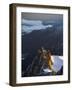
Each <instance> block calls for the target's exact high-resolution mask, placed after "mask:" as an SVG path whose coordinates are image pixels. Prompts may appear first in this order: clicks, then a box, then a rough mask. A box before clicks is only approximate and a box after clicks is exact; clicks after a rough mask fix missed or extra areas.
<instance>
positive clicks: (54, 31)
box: [22, 23, 63, 55]
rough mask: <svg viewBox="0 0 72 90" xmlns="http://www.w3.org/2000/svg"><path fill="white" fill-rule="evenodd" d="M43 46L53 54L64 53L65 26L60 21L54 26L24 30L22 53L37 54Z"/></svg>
mask: <svg viewBox="0 0 72 90" xmlns="http://www.w3.org/2000/svg"><path fill="white" fill-rule="evenodd" d="M42 46H43V47H44V48H45V49H47V50H48V49H49V50H50V51H51V53H52V54H53V55H63V27H62V25H61V24H60V23H59V24H56V25H54V27H52V28H46V29H41V30H33V31H32V32H30V33H27V32H22V54H25V53H30V54H31V53H32V54H35V53H36V52H37V50H38V49H39V48H41V47H42Z"/></svg>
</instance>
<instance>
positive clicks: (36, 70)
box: [22, 55, 63, 77]
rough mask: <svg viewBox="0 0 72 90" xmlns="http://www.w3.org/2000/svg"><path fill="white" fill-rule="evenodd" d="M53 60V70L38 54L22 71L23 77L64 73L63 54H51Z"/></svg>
mask: <svg viewBox="0 0 72 90" xmlns="http://www.w3.org/2000/svg"><path fill="white" fill-rule="evenodd" d="M51 58H52V61H53V65H52V67H53V70H50V69H49V68H48V65H47V62H46V61H45V60H40V58H39V57H38V56H36V57H35V58H34V59H33V61H32V63H31V64H30V65H29V66H28V67H27V69H26V71H24V72H23V73H22V76H23V77H28V76H51V75H62V74H63V56H56V55H53V56H51Z"/></svg>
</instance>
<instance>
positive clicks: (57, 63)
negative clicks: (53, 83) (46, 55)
mask: <svg viewBox="0 0 72 90" xmlns="http://www.w3.org/2000/svg"><path fill="white" fill-rule="evenodd" d="M51 58H52V61H53V63H54V64H53V70H54V71H55V72H58V71H59V70H60V69H61V67H62V66H63V56H56V55H53V56H51ZM43 71H44V72H52V70H50V69H48V68H46V69H44V70H43Z"/></svg>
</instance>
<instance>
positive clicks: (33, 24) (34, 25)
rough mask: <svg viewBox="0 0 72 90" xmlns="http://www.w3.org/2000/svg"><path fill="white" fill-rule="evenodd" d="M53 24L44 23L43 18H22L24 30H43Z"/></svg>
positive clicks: (28, 31)
mask: <svg viewBox="0 0 72 90" xmlns="http://www.w3.org/2000/svg"><path fill="white" fill-rule="evenodd" d="M51 27H53V25H51V24H48V25H44V24H43V21H41V20H26V19H22V32H26V33H30V32H32V31H33V30H41V29H46V28H51Z"/></svg>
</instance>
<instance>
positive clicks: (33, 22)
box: [21, 12, 63, 33]
mask: <svg viewBox="0 0 72 90" xmlns="http://www.w3.org/2000/svg"><path fill="white" fill-rule="evenodd" d="M62 22H63V15H61V14H41V13H24V12H23V13H22V17H21V25H22V32H26V33H30V32H32V31H33V30H42V29H46V28H53V27H54V24H58V23H62Z"/></svg>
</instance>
